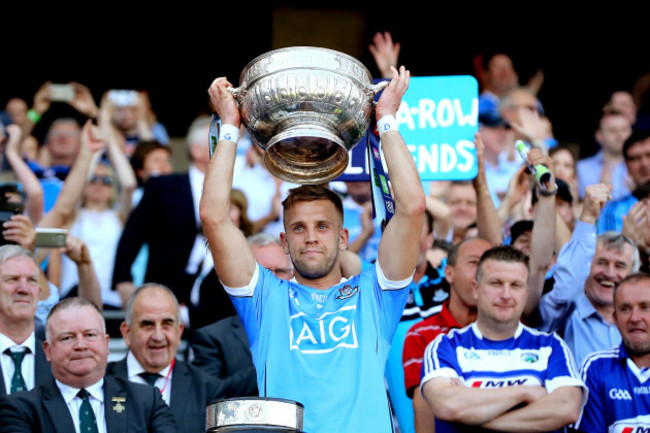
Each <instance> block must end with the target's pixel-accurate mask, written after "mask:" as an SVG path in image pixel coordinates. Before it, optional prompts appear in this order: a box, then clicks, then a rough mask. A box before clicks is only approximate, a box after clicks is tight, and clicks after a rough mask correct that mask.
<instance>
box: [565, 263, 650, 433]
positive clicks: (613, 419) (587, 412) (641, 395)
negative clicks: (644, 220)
mask: <svg viewBox="0 0 650 433" xmlns="http://www.w3.org/2000/svg"><path fill="white" fill-rule="evenodd" d="M614 323H616V326H617V328H618V330H619V331H620V333H621V337H622V338H623V342H622V343H621V344H620V345H619V346H618V347H615V348H613V349H611V350H606V351H602V352H596V353H594V354H592V355H590V356H589V357H587V358H586V359H585V362H584V364H583V365H582V378H583V380H584V381H585V383H586V384H587V387H588V388H589V399H588V400H587V404H586V405H585V408H584V410H583V412H582V415H581V417H580V420H579V421H578V422H577V423H576V428H577V429H579V430H580V431H583V432H603V431H609V432H626V433H627V432H640V431H650V380H649V379H650V370H649V369H648V368H649V367H650V275H648V274H642V273H636V274H632V275H629V276H627V277H626V278H625V279H623V281H621V284H620V285H619V286H618V288H616V289H615V291H614Z"/></svg>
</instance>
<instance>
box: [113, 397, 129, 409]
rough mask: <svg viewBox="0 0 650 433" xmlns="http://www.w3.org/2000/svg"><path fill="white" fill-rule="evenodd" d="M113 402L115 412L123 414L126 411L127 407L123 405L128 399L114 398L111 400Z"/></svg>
mask: <svg viewBox="0 0 650 433" xmlns="http://www.w3.org/2000/svg"><path fill="white" fill-rule="evenodd" d="M111 401H112V402H113V403H115V406H113V410H114V411H115V412H117V413H122V412H124V410H125V409H126V407H125V406H124V405H123V404H122V403H124V402H126V397H113V398H111Z"/></svg>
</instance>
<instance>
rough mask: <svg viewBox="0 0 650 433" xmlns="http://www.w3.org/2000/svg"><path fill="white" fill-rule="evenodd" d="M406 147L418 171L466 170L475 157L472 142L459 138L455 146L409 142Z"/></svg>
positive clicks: (469, 168)
mask: <svg viewBox="0 0 650 433" xmlns="http://www.w3.org/2000/svg"><path fill="white" fill-rule="evenodd" d="M407 147H408V149H409V151H410V152H411V154H412V155H413V159H414V160H415V164H416V166H417V169H418V172H419V173H425V172H431V173H448V172H451V171H453V170H458V171H461V172H468V171H469V170H471V169H472V167H473V166H474V161H475V158H474V155H473V154H472V152H471V149H473V148H474V143H472V142H471V141H469V140H459V141H458V142H457V143H456V145H455V146H452V145H450V144H447V143H442V144H440V145H438V144H430V145H428V146H426V145H420V146H417V145H414V144H409V145H408V146H407Z"/></svg>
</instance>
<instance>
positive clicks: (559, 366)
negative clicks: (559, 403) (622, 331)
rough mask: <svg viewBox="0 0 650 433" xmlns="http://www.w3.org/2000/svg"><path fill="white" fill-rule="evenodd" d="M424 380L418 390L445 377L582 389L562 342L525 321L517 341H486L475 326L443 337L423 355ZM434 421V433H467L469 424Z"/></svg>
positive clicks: (478, 384)
mask: <svg viewBox="0 0 650 433" xmlns="http://www.w3.org/2000/svg"><path fill="white" fill-rule="evenodd" d="M421 377H422V380H421V384H420V387H422V386H423V385H424V384H425V383H426V382H427V381H429V380H432V379H435V378H438V377H447V378H455V379H459V380H460V381H461V382H463V384H464V385H465V386H467V387H472V388H497V387H504V386H521V385H533V386H544V387H545V388H546V390H547V391H548V393H549V394H550V393H552V392H553V391H555V390H556V389H557V388H560V387H564V386H579V387H583V388H584V384H583V382H582V380H581V379H580V374H579V373H578V369H577V367H576V366H575V363H574V361H573V358H572V357H571V354H570V353H569V351H568V350H567V347H566V344H565V343H564V342H563V341H562V339H561V338H560V337H558V336H557V334H544V333H541V332H538V331H535V330H533V329H531V328H528V327H526V326H524V325H522V324H521V323H520V324H519V326H518V327H517V330H516V332H515V334H514V336H513V337H511V338H508V339H505V340H500V341H496V340H489V339H487V338H485V337H483V335H482V334H481V331H480V330H479V328H478V325H477V324H476V323H473V324H471V325H469V326H466V327H465V328H463V329H453V330H451V331H450V332H449V334H440V335H439V336H438V337H436V339H435V340H433V341H432V342H431V343H429V345H428V346H427V349H426V351H425V352H424V363H423V364H422V374H421ZM435 421H436V433H444V432H460V431H465V427H466V426H463V425H458V424H455V423H450V422H445V421H441V420H439V419H436V420H435ZM477 430H479V431H480V429H478V428H477Z"/></svg>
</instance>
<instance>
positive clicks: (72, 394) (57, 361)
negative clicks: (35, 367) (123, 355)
mask: <svg viewBox="0 0 650 433" xmlns="http://www.w3.org/2000/svg"><path fill="white" fill-rule="evenodd" d="M45 329H46V341H45V343H44V345H43V349H44V351H45V354H46V356H47V359H48V361H50V363H51V365H52V375H53V376H54V379H53V380H50V381H49V382H47V383H46V384H44V385H41V386H38V387H36V388H34V389H33V390H31V391H29V392H19V393H16V394H14V395H11V396H5V397H2V398H0V419H1V420H2V423H0V432H13V433H15V432H37V431H38V432H57V433H63V432H73V431H74V432H76V433H81V432H83V433H112V432H116V433H117V432H125V431H138V432H140V431H142V432H144V431H146V432H156V433H157V432H164V433H167V432H169V433H172V432H176V426H175V423H174V419H173V417H172V416H171V414H170V413H169V409H168V408H167V405H166V404H165V403H164V401H163V400H162V398H161V396H160V392H159V391H157V390H155V389H153V388H150V387H147V386H145V385H140V384H135V383H131V382H128V381H126V380H124V379H120V378H115V377H104V373H105V370H106V363H107V361H108V340H109V337H108V335H107V334H106V330H105V324H104V319H103V317H102V315H101V312H100V311H99V309H98V308H97V307H96V306H95V305H94V304H93V303H91V302H90V301H88V300H86V299H84V298H67V299H64V300H63V301H61V302H59V303H58V304H57V305H55V306H54V307H53V308H52V310H51V311H50V313H49V315H48V318H47V322H46V325H45Z"/></svg>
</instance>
